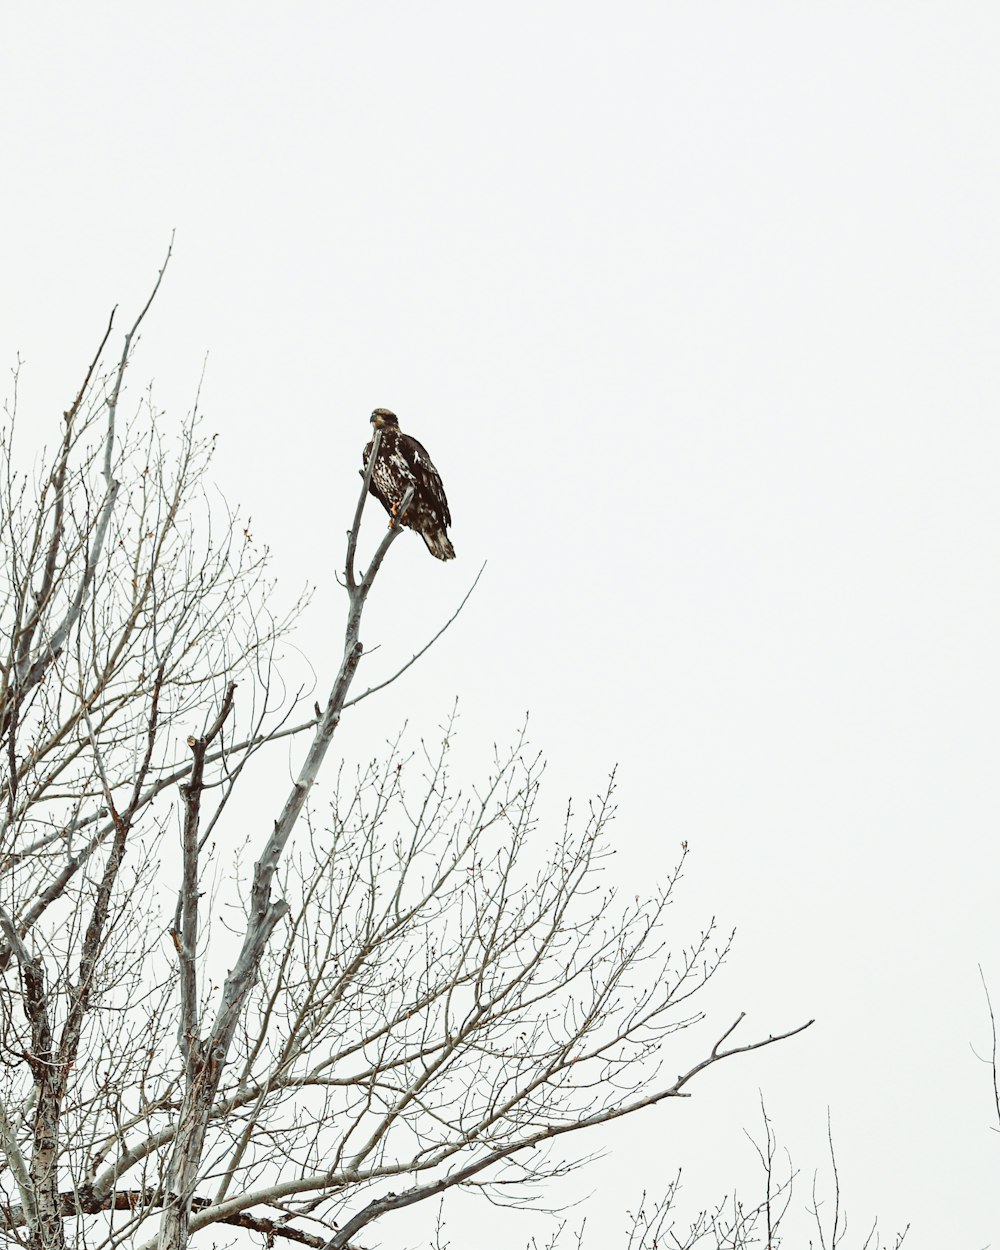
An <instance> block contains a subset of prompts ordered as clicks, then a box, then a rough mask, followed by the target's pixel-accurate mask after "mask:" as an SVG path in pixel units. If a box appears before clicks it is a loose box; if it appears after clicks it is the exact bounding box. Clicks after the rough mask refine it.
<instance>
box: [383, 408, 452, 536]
mask: <svg viewBox="0 0 1000 1250" xmlns="http://www.w3.org/2000/svg"><path fill="white" fill-rule="evenodd" d="M371 424H372V425H373V426H374V427H375V429H376V430H381V431H382V440H381V442H380V443H379V449H378V459H377V460H376V461H375V464H374V466H373V467H372V476H371V482H370V483H369V486H368V489H369V491H370V492H371V493H372V494H373V495H374V496H375V498H376V499H377V500H378V501H379V503H380V504H381V505H382V507H383V508H385V510H386V512H388V514H389V517H390V520H389V524H390V526H392V525H395V524H396V523H397V517H398V523H399V524H400V525H404V526H406V527H407V528H409V529H412V530H416V531H417V533H418V534H419V535H420V537H421V538H422V539H423V540H424V542H425V543H426V544H427V550H428V551H429V552H430V553H431V555H432V556H436V557H437V559H439V560H454V558H455V548H454V547H453V546H452V545H451V539H450V538H449V537H448V534H447V529H448V526H449V525H450V524H451V513H450V512H449V511H448V500H447V499H446V498H445V493H444V486H443V485H442V484H441V474H440V473H438V471H437V469H435V467H434V464H433V461H432V460H431V458H430V456H428V454H427V451H426V449H425V448H424V447H423V446H422V445H421V444H420V443H418V442H417V440H416V439H415V438H412V437H411V436H410V435H409V434H404V433H403V431H402V430H401V429H400V428H399V420H398V418H397V417H396V414H395V413H394V412H390V411H389V409H388V408H376V409H375V411H374V412H373V413H372V415H371ZM374 442H375V437H374V434H373V435H372V440H371V442H370V443H369V444H368V446H367V447H366V448H365V451H364V457H363V460H362V463H363V465H364V466H365V468H367V467H368V460H369V458H370V457H371V454H372V443H374ZM411 486H412V487H413V498H412V499H411V500H410V504H409V507H408V508H407V509H406V511H405V512H404V513H403V515H402V516H399V509H400V507H401V506H402V503H403V498H404V496H405V495H406V492H407V490H408V489H409V488H410V487H411Z"/></svg>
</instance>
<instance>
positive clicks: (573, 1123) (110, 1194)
mask: <svg viewBox="0 0 1000 1250" xmlns="http://www.w3.org/2000/svg"><path fill="white" fill-rule="evenodd" d="M160 278H162V271H161V274H160ZM156 286H157V287H158V286H159V280H158V281H157V284H156ZM155 294H156V288H154V291H153V296H155ZM153 296H151V297H150V301H149V303H147V305H146V308H144V309H143V311H142V313H141V314H140V315H139V317H138V318H137V320H136V322H135V323H134V325H133V326H132V327H131V329H130V330H129V331H128V333H126V334H125V336H124V343H123V346H122V350H121V353H120V355H119V356H118V358H117V360H116V361H115V362H114V363H112V364H111V365H110V366H106V365H105V363H104V361H105V352H106V351H107V349H108V343H109V341H110V336H111V333H112V326H111V325H110V324H109V326H108V329H107V331H106V333H105V335H104V337H103V339H102V341H101V344H100V347H99V350H98V351H97V353H96V355H95V358H94V360H93V362H92V363H91V365H90V367H89V369H88V370H87V371H86V374H85V377H84V381H83V384H82V386H81V388H80V391H79V394H78V395H77V396H76V398H75V400H74V401H73V403H72V404H71V405H70V407H69V409H68V410H67V411H66V412H65V414H64V415H63V419H62V425H61V431H60V436H59V440H58V442H57V444H56V445H55V447H54V448H52V449H51V450H50V452H49V453H48V454H47V457H46V458H45V460H44V466H43V468H42V469H41V470H39V471H37V472H36V473H35V474H34V475H27V474H24V473H22V472H19V471H18V470H16V468H15V467H14V459H15V457H14V453H15V448H14V446H13V439H14V432H15V429H16V426H17V422H16V404H17V381H18V380H17V377H16V375H15V384H14V401H13V403H12V405H11V406H10V407H9V408H8V410H7V412H6V421H5V426H4V433H3V441H2V452H3V466H2V471H3V474H4V478H3V482H2V491H0V495H2V498H0V508H2V515H0V532H2V535H3V539H2V541H3V562H2V566H0V576H2V577H3V578H4V579H5V584H4V586H3V593H2V596H0V613H2V620H3V629H2V631H0V633H2V638H3V640H4V641H3V646H4V651H3V656H2V660H0V733H2V737H0V748H2V757H3V761H4V768H5V771H4V775H3V780H2V787H0V798H2V835H0V931H2V949H0V968H2V973H3V982H2V991H0V1027H2V1038H0V1041H2V1051H0V1060H2V1065H0V1139H2V1145H3V1153H4V1155H5V1158H6V1165H5V1167H4V1168H3V1170H2V1172H0V1185H2V1188H3V1194H2V1198H0V1201H2V1203H3V1207H2V1210H0V1238H2V1239H3V1241H4V1242H5V1243H9V1244H14V1243H17V1244H24V1245H27V1246H29V1247H31V1248H32V1250H53V1248H57V1247H64V1246H67V1245H69V1244H72V1245H75V1246H93V1247H105V1246H107V1247H112V1246H117V1245H129V1246H139V1247H142V1248H143V1250H153V1248H154V1247H157V1248H159V1250H178V1248H179V1247H183V1246H186V1245H187V1244H188V1242H189V1241H190V1240H192V1239H195V1240H197V1239H198V1238H197V1235H198V1234H199V1232H201V1231H202V1230H210V1229H212V1228H213V1226H217V1225H220V1224H223V1225H228V1226H232V1227H237V1228H244V1229H249V1230H251V1231H254V1232H257V1233H260V1234H263V1235H264V1236H265V1239H266V1241H267V1243H268V1244H274V1243H275V1242H276V1240H279V1239H280V1240H282V1241H284V1242H291V1243H298V1244H304V1245H308V1246H315V1247H324V1250H337V1248H340V1247H348V1246H357V1245H359V1244H361V1243H359V1242H358V1241H357V1238H358V1237H359V1236H360V1235H362V1234H363V1232H364V1231H365V1230H366V1229H367V1228H368V1227H369V1226H370V1225H372V1224H373V1223H374V1222H376V1221H377V1220H379V1219H380V1218H381V1217H383V1216H385V1215H387V1214H388V1213H390V1212H394V1211H398V1210H400V1209H402V1208H405V1207H407V1206H410V1205H412V1204H414V1203H419V1202H424V1201H426V1200H429V1199H435V1198H438V1197H439V1196H440V1195H442V1194H444V1193H446V1192H447V1191H449V1190H451V1189H454V1188H456V1187H458V1186H462V1187H464V1188H466V1189H475V1188H477V1187H478V1188H481V1189H483V1190H486V1191H487V1192H490V1193H492V1195H493V1196H494V1197H497V1196H499V1197H500V1199H501V1200H506V1201H513V1202H517V1201H520V1199H521V1195H522V1194H523V1193H524V1192H526V1191H530V1190H531V1189H532V1188H533V1187H534V1186H537V1185H538V1183H539V1182H540V1181H542V1180H544V1179H545V1178H549V1177H552V1176H557V1175H559V1174H560V1173H562V1172H565V1171H567V1170H568V1169H570V1168H572V1167H573V1166H576V1163H578V1162H579V1159H578V1157H577V1154H576V1152H575V1151H571V1150H568V1149H567V1148H566V1147H564V1146H563V1145H562V1143H561V1141H560V1139H562V1138H567V1140H568V1141H572V1140H574V1137H572V1136H571V1135H576V1134H579V1133H581V1132H584V1131H586V1130H589V1129H592V1128H595V1127H596V1126H598V1125H601V1124H604V1123H607V1122H608V1121H611V1120H613V1119H616V1118H618V1117H621V1116H625V1115H629V1114H631V1113H633V1112H635V1111H638V1110H639V1109H641V1108H644V1107H649V1106H652V1105H653V1104H656V1103H661V1102H667V1101H668V1100H670V1099H672V1098H678V1097H686V1096H688V1086H689V1085H690V1084H691V1082H692V1081H693V1080H694V1078H695V1077H696V1076H698V1075H699V1073H701V1072H703V1071H704V1070H705V1069H708V1068H710V1067H713V1066H714V1065H716V1064H718V1063H721V1062H722V1061H723V1060H725V1059H728V1058H730V1057H732V1056H734V1055H737V1054H742V1053H745V1052H748V1051H751V1050H754V1049H756V1048H759V1047H762V1046H767V1045H769V1044H771V1043H772V1042H775V1041H778V1040H780V1039H781V1038H784V1037H790V1036H792V1035H793V1034H794V1033H797V1032H799V1031H800V1028H804V1027H806V1026H805V1025H802V1026H799V1028H795V1029H791V1030H789V1031H788V1032H786V1033H782V1034H778V1035H776V1036H768V1037H764V1038H760V1039H758V1040H754V1041H749V1042H741V1041H737V1040H736V1030H737V1027H738V1026H739V1024H740V1022H741V1020H742V1016H741V1017H740V1018H739V1019H737V1020H736V1021H735V1023H732V1024H730V1025H729V1026H728V1027H726V1028H725V1029H721V1028H720V1030H719V1034H718V1037H717V1040H716V1041H715V1042H714V1044H712V1045H710V1046H709V1047H708V1049H707V1050H705V1051H702V1052H701V1053H695V1054H694V1055H692V1054H691V1053H690V1050H688V1053H687V1055H686V1057H683V1058H681V1057H680V1056H682V1055H683V1054H684V1052H683V1051H682V1050H680V1049H678V1050H675V1049H674V1048H673V1046H670V1045H668V1044H667V1043H668V1041H669V1039H671V1037H672V1035H673V1034H675V1033H678V1032H681V1031H683V1030H684V1029H685V1028H686V1026H688V1025H690V1024H691V1023H692V1022H693V1021H694V1020H696V1019H698V1018H700V1012H699V1010H698V1009H697V1007H695V1006H693V1005H692V998H693V996H694V995H695V994H696V993H697V991H698V989H699V988H700V987H701V986H703V985H704V984H705V981H706V980H707V979H708V978H709V977H711V976H712V974H713V972H714V971H715V969H716V968H717V967H718V966H719V963H720V961H721V959H722V958H723V957H724V955H725V951H726V949H727V945H728V939H727V938H726V937H725V936H724V935H723V936H722V937H721V938H720V937H719V936H718V935H717V933H716V931H715V927H714V924H713V925H710V926H709V927H708V928H707V929H706V931H705V932H703V933H701V934H700V935H698V936H697V937H696V938H695V940H694V941H693V942H691V943H689V944H688V945H687V946H682V947H680V948H677V947H676V946H675V947H674V948H673V953H672V950H671V947H670V946H668V944H667V938H666V931H665V924H664V922H665V911H666V908H667V906H668V904H669V902H670V899H671V895H672V892H673V890H674V888H675V886H676V883H677V880H678V877H679V873H680V867H678V869H677V873H675V875H674V876H673V877H672V878H671V879H670V880H668V881H667V882H665V883H664V885H663V887H662V889H660V890H659V891H657V892H656V893H654V894H653V895H652V897H650V898H649V899H646V900H641V899H640V900H637V901H635V902H634V903H630V904H628V905H625V904H622V903H621V902H620V901H619V899H618V898H617V897H616V896H615V892H614V890H613V889H611V888H610V887H609V886H607V885H606V884H605V881H604V877H603V875H602V869H603V861H604V857H605V855H606V854H607V842H606V837H607V831H608V825H609V822H610V820H611V818H612V815H613V780H612V782H611V783H609V784H608V785H607V786H606V788H605V789H604V791H603V793H602V794H601V795H600V796H599V797H598V798H597V799H596V800H595V801H594V802H593V803H592V804H591V805H590V806H589V807H588V808H587V809H586V810H585V811H584V812H582V813H581V814H580V815H579V816H577V814H576V813H574V812H573V811H572V810H567V812H566V816H565V820H564V821H563V822H562V825H561V828H560V829H559V830H558V831H556V832H555V833H554V834H552V835H550V834H545V833H543V831H542V830H541V829H540V828H539V827H538V826H539V817H538V810H539V807H538V796H539V787H540V784H541V778H542V763H541V760H540V759H539V758H538V757H537V755H535V754H533V753H532V752H531V751H530V750H529V748H528V745H527V742H526V740H525V738H524V736H523V735H521V736H519V737H518V738H516V740H515V741H514V743H513V745H512V747H511V748H510V749H509V750H506V751H498V752H497V754H496V757H495V759H494V761H493V764H492V769H491V771H490V772H489V775H488V776H487V777H486V778H485V779H484V780H483V782H482V783H481V784H480V785H479V786H478V787H476V788H475V789H472V790H468V791H462V790H461V789H459V788H458V787H457V786H456V785H455V784H454V783H453V782H452V779H451V776H450V772H449V748H450V734H451V729H450V726H446V727H445V730H444V733H443V737H442V742H441V744H440V746H439V747H438V748H436V749H435V750H433V751H432V750H430V749H424V748H423V747H421V748H420V749H418V750H416V751H410V750H408V749H407V748H406V747H405V745H404V744H403V742H399V743H397V744H396V746H395V747H394V748H393V749H392V750H390V751H389V752H388V754H387V757H386V758H385V759H384V760H381V761H379V762H377V763H374V764H372V765H371V766H370V767H369V768H368V769H367V770H363V771H362V772H361V773H360V775H357V776H349V775H348V773H347V772H346V770H345V769H344V767H343V766H342V765H340V766H335V768H334V774H335V776H334V777H333V778H332V779H331V781H332V784H331V786H330V790H331V795H332V797H331V798H330V801H329V806H328V808H324V810H323V812H322V815H321V814H320V812H319V810H318V809H317V807H316V806H315V805H313V806H312V807H310V806H309V805H307V800H308V799H309V796H310V792H311V791H312V788H313V786H314V783H315V782H316V780H317V777H318V776H319V774H320V770H321V769H322V767H323V765H324V763H325V762H326V759H327V755H328V753H329V748H330V745H331V742H332V740H333V737H334V734H335V732H336V731H337V729H338V726H339V725H340V721H341V717H342V714H343V712H344V710H345V709H346V708H348V707H349V706H350V705H351V704H352V703H355V702H357V701H358V700H359V699H362V698H365V697H368V696H369V695H371V694H374V693H375V691H376V690H380V689H382V688H383V687H384V686H386V685H388V684H389V683H390V682H391V681H392V680H393V679H394V678H392V677H390V678H388V679H387V680H385V681H382V682H376V683H375V684H373V685H372V686H371V687H370V688H369V689H367V690H365V691H364V692H363V693H361V694H360V695H356V696H354V697H353V698H352V697H351V689H352V683H353V681H354V679H355V676H356V674H357V671H358V666H359V663H360V661H361V659H362V656H363V654H364V652H365V648H364V646H363V645H362V642H361V625H362V618H363V612H364V607H365V603H366V600H367V598H368V595H369V593H370V592H371V590H372V587H373V585H374V582H375V579H376V577H377V574H378V572H379V569H380V567H381V564H382V562H383V560H384V559H385V557H386V555H387V554H388V551H389V548H390V546H391V545H392V543H393V542H394V541H395V539H396V538H397V536H398V534H399V532H400V531H399V527H398V526H394V527H391V528H390V529H389V530H388V531H387V532H386V533H385V535H384V537H383V538H382V540H381V542H380V543H379V545H378V547H377V549H376V550H375V552H374V554H373V556H372V558H371V560H370V561H369V563H368V564H367V567H366V568H364V570H363V571H362V570H359V569H358V567H357V551H358V541H359V531H360V522H361V517H362V510H363V507H364V503H365V499H366V495H367V486H368V473H370V468H369V470H368V473H366V474H365V475H364V480H363V481H362V484H361V491H360V495H359V498H358V500H357V504H356V507H355V511H354V517H353V524H352V526H351V529H350V531H349V534H348V537H347V552H346V559H345V566H344V579H343V581H344V589H345V593H346V599H347V604H346V609H347V610H346V624H345V627H344V642H343V650H342V652H341V653H340V654H339V655H335V656H332V657H322V658H321V660H320V662H319V665H318V667H322V665H323V664H328V665H329V668H330V670H331V671H332V683H331V689H330V694H329V697H328V698H327V701H326V704H325V706H323V707H319V706H317V709H316V714H315V715H312V716H308V717H306V718H305V719H304V720H303V721H302V722H301V723H297V724H292V723H289V718H290V716H291V714H292V712H293V711H294V710H295V707H296V706H297V700H296V699H294V698H293V699H291V700H284V699H282V698H281V697H279V693H278V692H279V691H280V689H281V687H280V685H279V683H278V681H277V677H276V673H275V668H274V664H275V646H276V643H277V641H278V640H279V638H280V637H281V636H282V635H283V633H284V632H285V630H286V629H287V627H288V625H289V623H290V620H291V619H292V618H293V617H294V615H295V609H293V612H292V613H291V614H290V616H289V617H288V618H282V619H275V618H273V617H271V616H270V615H269V614H268V612H267V604H268V602H269V595H268V589H269V588H268V586H267V584H266V582H265V581H264V567H265V558H264V556H263V555H262V554H261V553H259V551H258V549H257V547H256V545H255V544H254V543H253V542H252V541H251V539H250V535H249V534H248V532H247V531H246V528H245V527H244V525H243V523H242V522H240V521H239V520H238V519H236V518H235V517H234V516H232V515H230V514H224V515H221V516H220V514H219V510H218V507H217V506H216V507H214V508H211V507H210V506H209V504H208V502H207V499H206V496H205V495H204V493H203V490H202V485H201V484H202V482H203V480H204V473H205V469H206V466H207V463H208V460H209V456H210V453H211V440H206V439H204V438H203V437H202V436H201V435H200V432H199V431H200V426H199V416H198V411H197V405H196V406H195V411H194V412H193V413H192V415H191V416H190V418H189V419H188V420H187V421H186V422H185V423H184V424H183V425H182V426H181V428H180V430H179V433H178V435H177V437H176V439H174V440H170V439H169V438H168V436H167V435H166V434H165V433H164V432H163V429H162V423H161V421H160V419H159V416H158V414H157V412H156V410H155V407H154V406H153V403H152V399H151V397H149V398H147V399H146V400H145V401H144V402H143V403H140V404H137V405H136V406H135V410H134V412H132V414H131V416H130V417H129V419H128V420H126V419H125V418H124V417H123V416H122V415H121V412H122V403H123V396H124V394H125V387H124V379H125V374H126V369H127V366H128V365H129V363H130V361H131V359H132V354H133V352H134V349H135V346H136V342H137V335H138V331H139V328H140V325H141V324H142V322H143V319H144V317H145V316H146V313H147V312H148V309H149V307H150V304H151V303H152V299H153ZM376 437H377V436H376ZM376 450H377V444H376ZM408 503H409V497H407V498H406V499H404V501H403V504H402V510H403V511H405V509H406V506H407V505H408ZM470 593H471V592H470ZM301 606H302V605H301V604H300V605H296V608H301ZM460 607H461V605H460ZM452 619H454V617H452ZM449 623H450V622H449ZM432 641H433V640H432ZM417 654H418V655H419V654H420V652H419V651H418V653H417ZM411 662H412V661H411ZM407 667H408V666H407ZM400 671H403V670H400ZM396 675H397V676H398V674H396ZM281 738H292V739H293V745H294V740H296V739H298V740H301V743H302V745H301V749H300V755H301V763H300V764H299V765H298V773H297V775H296V776H295V779H294V782H293V783H292V785H291V788H290V791H289V793H288V796H287V799H286V801H285V803H284V805H283V806H282V807H281V808H280V810H278V811H276V812H274V813H272V814H269V815H267V816H266V817H264V816H262V815H260V814H259V811H258V809H256V808H255V809H247V808H246V807H243V808H241V810H240V812H239V813H238V820H239V825H240V828H241V829H242V830H243V832H244V835H245V839H246V841H247V844H248V845H249V846H250V847H251V848H252V855H253V859H254V862H253V866H252V869H248V870H247V872H245V873H244V872H242V871H241V867H240V858H239V856H238V855H237V854H236V853H235V851H234V846H235V844H236V835H235V825H236V819H235V817H234V811H235V808H230V807H228V804H229V800H230V798H231V796H232V795H233V794H234V792H235V791H236V789H237V787H239V786H241V785H245V783H246V779H247V777H248V776H249V775H250V774H252V772H253V769H252V764H253V762H254V761H255V760H257V759H259V758H260V752H262V751H264V750H266V749H267V748H268V746H269V745H270V744H272V743H274V742H275V741H276V740H278V739H281ZM248 810H252V811H253V815H248ZM228 817H234V818H233V819H228ZM224 818H225V819H224ZM293 835H294V837H293ZM227 839H228V841H227ZM682 863H683V858H682ZM168 896H169V898H170V899H171V902H170V905H169V906H168V908H167V910H166V914H165V915H164V916H163V917H162V918H160V916H159V912H158V906H157V900H158V898H162V897H168ZM207 1236H208V1238H209V1240H208V1241H206V1244H212V1242H211V1240H210V1238H211V1233H209V1234H207Z"/></svg>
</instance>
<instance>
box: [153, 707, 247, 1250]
mask: <svg viewBox="0 0 1000 1250" xmlns="http://www.w3.org/2000/svg"><path fill="white" fill-rule="evenodd" d="M235 696H236V685H235V683H234V682H231V683H230V684H229V686H228V687H227V688H226V693H225V695H224V696H223V699H222V706H221V707H220V708H219V714H218V716H217V717H216V718H215V720H214V722H213V723H212V725H211V726H210V727H209V729H208V731H207V733H205V734H204V735H203V736H202V737H201V738H193V737H192V738H188V746H189V747H190V748H191V754H192V756H193V762H192V767H191V778H190V780H189V781H188V782H187V784H186V785H184V786H182V787H181V793H182V795H183V796H184V827H183V830H182V834H181V842H182V853H183V867H182V875H181V889H180V894H179V896H178V899H177V911H176V913H175V916H174V927H173V929H172V930H171V934H170V936H171V938H172V939H173V943H174V947H175V949H176V951H177V960H178V964H179V967H180V994H181V1018H180V1021H179V1023H178V1026H177V1034H178V1042H179V1044H180V1049H181V1054H182V1056H183V1058H184V1101H183V1105H182V1107H181V1117H180V1124H179V1126H178V1132H177V1145H176V1148H175V1150H174V1153H173V1156H172V1158H171V1161H170V1172H169V1176H168V1179H167V1186H168V1188H169V1190H170V1194H169V1196H168V1198H167V1200H166V1202H165V1204H164V1214H163V1221H162V1224H163V1232H162V1233H161V1236H163V1237H165V1238H166V1239H167V1241H166V1244H169V1245H176V1246H178V1247H181V1246H184V1245H186V1244H187V1236H188V1219H189V1217H190V1214H191V1199H192V1197H193V1195H194V1185H195V1180H196V1179H197V1172H198V1162H199V1160H200V1157H201V1146H202V1142H203V1140H204V1129H205V1124H206V1123H207V1119H205V1120H204V1121H202V1118H201V1117H200V1115H199V1106H200V1103H201V1100H202V1087H203V1081H202V1077H203V1062H202V1061H203V1052H204V1050H205V1047H204V1046H203V1045H202V1042H201V1039H200V1037H199V1027H200V1026H199V1020H198V972H197V956H198V923H199V915H198V852H199V848H200V840H199V836H198V830H199V827H200V824H201V799H202V794H203V792H204V789H205V756H206V755H207V753H208V748H209V747H210V746H211V745H212V743H213V742H214V741H215V739H216V738H217V737H218V736H219V734H220V733H221V732H222V727H223V725H224V724H225V723H226V720H227V719H228V718H229V714H230V712H231V711H232V709H233V701H234V698H235Z"/></svg>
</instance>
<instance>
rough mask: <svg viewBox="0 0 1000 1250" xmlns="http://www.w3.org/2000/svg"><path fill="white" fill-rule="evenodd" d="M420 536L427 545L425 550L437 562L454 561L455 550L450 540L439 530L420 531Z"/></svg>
mask: <svg viewBox="0 0 1000 1250" xmlns="http://www.w3.org/2000/svg"><path fill="white" fill-rule="evenodd" d="M420 536H421V538H422V539H423V540H424V542H425V543H426V544H427V550H428V551H429V552H430V553H431V555H432V556H435V557H436V558H437V559H438V560H454V558H455V548H454V547H453V546H452V545H451V539H450V538H449V537H448V535H447V534H446V533H445V531H444V530H443V529H441V530H421V531H420Z"/></svg>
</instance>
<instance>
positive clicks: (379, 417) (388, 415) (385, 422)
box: [371, 408, 399, 430]
mask: <svg viewBox="0 0 1000 1250" xmlns="http://www.w3.org/2000/svg"><path fill="white" fill-rule="evenodd" d="M371 423H372V425H373V426H374V427H375V428H376V430H386V429H389V430H398V429H399V420H398V418H397V417H396V414H395V413H394V412H390V411H389V409H388V408H376V409H375V411H374V412H373V413H372V415H371Z"/></svg>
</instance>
